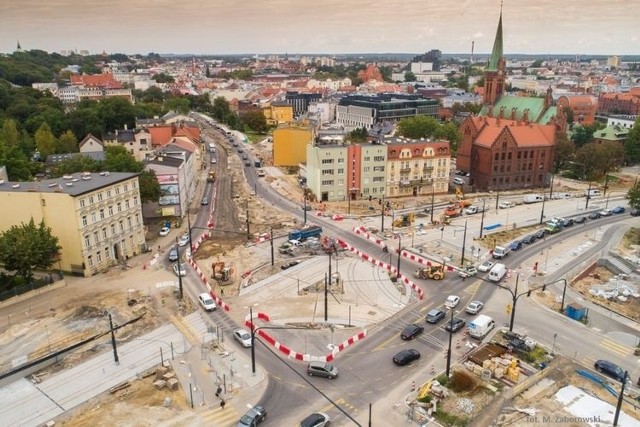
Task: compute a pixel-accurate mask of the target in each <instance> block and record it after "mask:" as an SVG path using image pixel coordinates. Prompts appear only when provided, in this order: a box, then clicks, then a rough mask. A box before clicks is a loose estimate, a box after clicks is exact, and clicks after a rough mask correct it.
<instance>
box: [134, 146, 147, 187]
mask: <svg viewBox="0 0 640 427" xmlns="http://www.w3.org/2000/svg"><path fill="white" fill-rule="evenodd" d="M145 144H146V142H145ZM136 187H137V185H136V182H135V181H133V182H132V183H131V188H136Z"/></svg>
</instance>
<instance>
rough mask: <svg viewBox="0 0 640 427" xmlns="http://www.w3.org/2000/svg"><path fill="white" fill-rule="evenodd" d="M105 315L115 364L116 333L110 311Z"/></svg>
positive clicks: (118, 360)
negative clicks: (107, 318)
mask: <svg viewBox="0 0 640 427" xmlns="http://www.w3.org/2000/svg"><path fill="white" fill-rule="evenodd" d="M178 271H179V270H178ZM107 315H108V316H109V329H110V330H111V346H112V347H113V360H114V361H115V362H116V365H117V364H118V363H120V358H119V357H118V347H117V346H116V334H115V332H114V330H113V319H112V318H111V313H109V312H107Z"/></svg>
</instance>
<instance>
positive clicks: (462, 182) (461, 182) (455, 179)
mask: <svg viewBox="0 0 640 427" xmlns="http://www.w3.org/2000/svg"><path fill="white" fill-rule="evenodd" d="M453 183H454V184H456V185H464V179H462V178H457V177H456V178H453Z"/></svg>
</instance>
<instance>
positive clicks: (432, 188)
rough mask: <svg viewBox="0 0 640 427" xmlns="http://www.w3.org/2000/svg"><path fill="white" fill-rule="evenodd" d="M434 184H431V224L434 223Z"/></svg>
mask: <svg viewBox="0 0 640 427" xmlns="http://www.w3.org/2000/svg"><path fill="white" fill-rule="evenodd" d="M434 189H435V188H434V186H433V184H431V224H433V198H434V196H435V194H434Z"/></svg>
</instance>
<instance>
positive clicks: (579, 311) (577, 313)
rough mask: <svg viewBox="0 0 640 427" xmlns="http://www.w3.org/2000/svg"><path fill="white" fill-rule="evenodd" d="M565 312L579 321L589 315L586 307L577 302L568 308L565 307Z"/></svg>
mask: <svg viewBox="0 0 640 427" xmlns="http://www.w3.org/2000/svg"><path fill="white" fill-rule="evenodd" d="M565 313H566V314H567V316H568V317H570V318H571V319H573V320H577V321H581V320H582V319H584V318H585V317H587V309H586V307H584V306H582V305H580V304H578V303H575V302H572V303H570V304H568V305H567V308H565Z"/></svg>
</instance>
